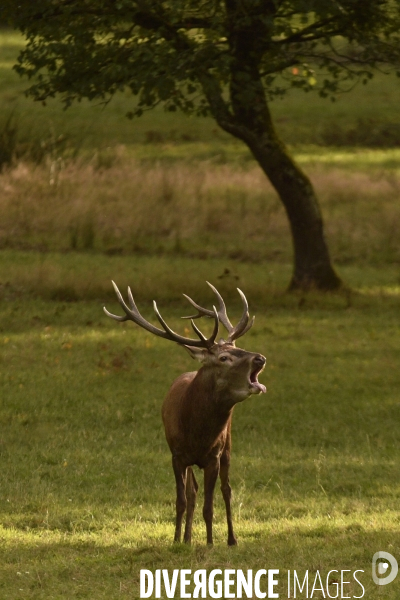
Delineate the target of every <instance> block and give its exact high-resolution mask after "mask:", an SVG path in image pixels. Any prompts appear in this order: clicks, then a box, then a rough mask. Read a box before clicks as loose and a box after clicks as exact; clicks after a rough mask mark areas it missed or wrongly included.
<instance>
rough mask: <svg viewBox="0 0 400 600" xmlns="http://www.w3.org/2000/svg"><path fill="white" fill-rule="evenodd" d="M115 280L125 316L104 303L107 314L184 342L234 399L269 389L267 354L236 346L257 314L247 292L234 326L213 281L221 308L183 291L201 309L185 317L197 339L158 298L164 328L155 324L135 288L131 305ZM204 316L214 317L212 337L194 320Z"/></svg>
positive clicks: (214, 290) (192, 303)
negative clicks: (263, 378)
mask: <svg viewBox="0 0 400 600" xmlns="http://www.w3.org/2000/svg"><path fill="white" fill-rule="evenodd" d="M112 284H113V286H114V289H115V293H116V294H117V298H118V301H119V303H120V305H121V306H122V308H123V310H124V312H125V316H118V315H114V314H112V313H110V312H109V311H108V310H107V309H106V308H105V307H104V312H105V313H106V315H107V316H109V317H111V318H112V319H115V320H116V321H128V320H130V321H133V322H134V323H136V324H137V325H139V326H140V327H142V328H143V329H146V330H147V331H149V332H150V333H152V334H153V335H156V336H158V337H162V338H165V339H167V340H170V341H173V342H176V343H177V344H179V345H180V346H183V347H184V348H185V349H186V350H187V351H188V352H189V354H190V356H191V357H192V358H194V359H195V360H198V361H200V362H201V363H202V364H203V367H204V368H205V369H206V370H212V371H213V373H214V376H215V377H216V380H217V384H218V387H219V388H221V390H222V388H226V391H227V392H228V391H229V392H231V394H233V396H232V400H233V399H234V398H235V399H236V402H239V401H240V400H242V399H243V400H244V398H246V397H248V396H249V395H250V394H260V393H263V392H265V391H266V389H265V386H264V385H262V384H261V383H260V382H259V381H258V375H259V374H260V372H261V371H262V369H263V368H264V365H265V359H264V357H261V355H259V354H254V353H252V352H247V351H245V350H241V349H240V348H236V345H235V341H236V340H237V339H238V338H239V337H241V336H243V335H244V334H245V333H247V332H248V331H249V329H250V328H251V327H252V326H253V323H254V318H255V317H253V318H252V319H250V317H249V309H248V303H247V300H246V296H245V295H244V294H243V292H242V291H241V290H240V289H239V288H238V292H239V295H240V297H241V299H242V303H243V312H242V316H241V318H240V320H239V322H238V324H237V325H236V326H233V325H232V323H231V322H230V320H229V318H228V315H227V311H226V306H225V302H224V300H223V298H222V296H221V294H220V293H219V292H218V290H217V289H216V288H215V287H214V286H213V285H211V283H208V282H207V284H208V285H209V286H210V288H211V289H212V291H213V292H214V294H215V295H216V297H217V300H218V309H217V308H216V307H215V306H213V308H212V310H209V309H207V308H204V307H202V306H200V305H199V304H197V303H196V302H195V301H194V300H192V299H191V298H190V297H189V296H187V295H186V294H183V295H184V297H185V298H186V299H187V300H188V301H189V302H190V304H191V305H192V306H193V307H194V308H195V309H196V311H197V313H196V314H194V315H190V316H187V317H182V318H183V319H190V322H191V325H192V328H193V330H194V332H195V333H196V335H197V336H198V338H199V339H198V340H196V339H192V338H187V337H183V336H181V335H180V334H178V333H176V332H174V331H173V330H172V329H171V328H170V327H169V326H168V325H167V323H166V322H165V321H164V319H163V318H162V316H161V314H160V312H159V310H158V308H157V304H156V302H155V301H154V302H153V307H154V312H155V314H156V316H157V318H158V320H159V322H160V324H161V326H162V329H159V328H158V327H155V326H154V325H152V323H150V322H149V321H147V320H146V319H144V317H143V316H142V315H141V314H140V312H139V310H138V308H137V306H136V304H135V301H134V299H133V296H132V292H131V289H130V288H129V287H128V301H129V306H128V305H127V304H126V303H125V301H124V299H123V297H122V294H121V293H120V291H119V289H118V287H117V286H116V284H115V283H114V281H113V282H112ZM201 317H208V318H212V319H214V329H213V332H212V334H211V336H210V337H209V338H206V337H205V335H203V333H202V332H201V331H200V329H199V328H198V327H197V326H196V324H195V323H194V319H199V318H201ZM219 323H221V324H222V325H223V326H224V327H225V329H226V330H227V333H228V335H227V337H226V339H220V340H219V341H218V342H216V337H217V335H218V330H219Z"/></svg>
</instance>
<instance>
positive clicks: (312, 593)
mask: <svg viewBox="0 0 400 600" xmlns="http://www.w3.org/2000/svg"><path fill="white" fill-rule="evenodd" d="M317 579H318V581H319V583H320V584H321V587H315V586H316V583H317ZM315 590H318V591H319V592H322V594H323V596H324V598H325V591H324V586H323V585H322V581H321V575H320V574H319V571H317V572H316V574H315V579H314V583H313V586H312V590H311V596H310V598H312V597H313V595H314V592H315Z"/></svg>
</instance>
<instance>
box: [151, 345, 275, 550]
mask: <svg viewBox="0 0 400 600" xmlns="http://www.w3.org/2000/svg"><path fill="white" fill-rule="evenodd" d="M186 348H187V349H188V351H189V352H190V353H191V355H192V356H193V357H194V358H198V359H199V360H201V361H202V362H203V363H204V365H203V366H202V367H201V368H200V369H199V371H197V372H191V373H184V374H183V375H180V376H179V377H178V378H177V379H176V380H175V381H174V383H173V384H172V386H171V389H170V390H169V392H168V395H167V397H166V398H165V401H164V403H163V407H162V418H163V423H164V428H165V435H166V438H167V442H168V445H169V447H170V450H171V453H172V466H173V469H174V474H175V479H176V492H177V498H176V528H175V538H174V539H175V541H176V542H179V541H180V539H181V529H182V520H183V515H184V513H185V511H186V527H185V533H184V541H185V542H186V543H190V541H191V530H192V520H193V512H194V508H195V504H196V494H197V489H198V486H197V482H196V479H195V477H194V473H193V470H192V468H191V467H192V466H193V465H197V466H198V467H200V468H201V469H203V470H204V507H203V516H204V520H205V522H206V528H207V543H208V544H212V543H213V535H212V517H213V495H214V487H215V483H216V480H217V478H218V475H219V476H220V479H221V491H222V495H223V498H224V501H225V507H226V516H227V523H228V544H229V545H236V544H237V540H236V537H235V534H234V532H233V526H232V516H231V487H230V484H229V465H230V455H231V420H232V412H233V408H234V406H235V404H236V403H237V402H241V401H242V400H244V399H245V398H247V397H248V396H250V394H252V393H259V391H258V390H254V389H252V388H251V386H249V383H250V380H249V377H250V373H251V372H252V371H255V370H256V371H258V372H259V371H260V370H261V369H262V368H263V367H264V364H265V358H264V357H263V356H262V355H260V354H256V353H253V352H246V351H244V350H240V349H238V348H235V346H234V345H233V344H226V343H225V344H218V345H217V346H215V347H213V348H212V349H209V350H201V351H200V350H198V349H194V348H189V347H186ZM221 357H224V358H225V361H224V362H222V361H221Z"/></svg>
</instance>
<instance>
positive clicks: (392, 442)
mask: <svg viewBox="0 0 400 600" xmlns="http://www.w3.org/2000/svg"><path fill="white" fill-rule="evenodd" d="M21 43H22V42H21V39H20V38H18V37H17V36H15V34H11V33H9V32H3V33H2V34H1V35H0V82H1V87H0V105H1V107H2V109H1V110H2V115H3V117H2V118H3V119H4V120H3V125H2V126H1V128H0V129H1V132H2V135H3V137H2V138H1V139H2V144H3V146H2V148H3V149H4V148H5V149H6V150H7V152H8V159H7V160H6V161H5V163H4V165H3V169H2V171H1V173H0V190H1V194H0V366H1V369H0V398H1V400H0V423H1V432H0V455H1V463H2V469H1V486H0V515H1V516H0V540H1V543H0V557H1V558H0V597H2V598H6V599H7V600H14V599H19V598H32V599H35V600H36V599H43V600H44V599H46V600H47V599H55V600H61V599H63V600H64V599H68V600H69V599H71V600H73V599H75V598H76V599H78V598H88V599H92V600H102V599H107V600H113V599H117V598H138V597H139V572H140V569H150V570H152V571H155V570H156V569H168V570H169V571H170V573H172V570H173V569H184V568H186V569H192V571H194V570H196V569H207V570H208V571H210V570H212V569H217V568H219V569H228V568H232V569H243V570H246V569H253V571H256V570H258V569H269V568H270V569H271V568H273V569H279V570H280V574H279V582H280V583H279V586H278V590H279V593H280V597H281V598H286V597H288V595H287V587H286V576H287V571H288V570H290V571H291V572H293V569H296V570H297V572H298V573H299V575H300V574H301V576H302V577H303V576H304V573H305V571H306V570H309V573H310V580H311V582H312V581H314V576H315V574H316V572H317V571H319V572H320V574H321V577H322V580H323V581H324V582H325V580H326V575H327V573H328V572H329V571H330V570H332V569H336V570H338V571H339V573H338V574H337V577H336V578H335V577H333V578H332V577H331V587H330V588H329V590H330V594H331V596H330V597H335V593H336V592H335V590H336V587H335V584H337V583H338V581H339V582H340V570H349V571H355V570H356V569H361V570H363V571H364V573H359V574H358V577H359V579H360V581H361V583H362V585H363V587H364V588H365V593H364V595H363V597H364V598H367V599H368V600H370V599H380V598H382V599H383V598H384V599H385V600H386V599H388V600H391V599H393V600H394V599H398V597H399V585H400V583H399V577H398V578H397V579H396V580H395V581H394V582H393V583H392V584H390V585H387V586H376V585H375V584H374V583H373V581H372V578H371V560H372V556H373V554H374V553H375V552H377V551H379V550H385V551H387V552H390V553H392V554H393V555H394V556H395V557H397V560H399V559H400V542H399V540H400V538H399V529H400V518H399V511H398V506H399V497H400V484H399V482H400V467H399V459H400V440H399V433H398V423H399V408H400V398H399V391H398V390H399V383H400V375H399V369H398V364H399V358H400V325H399V313H400V305H399V299H400V273H399V260H400V254H399V252H400V251H399V243H398V240H399V238H400V231H399V226H400V209H399V202H398V196H399V189H400V149H399V148H398V147H396V146H395V145H393V147H385V146H384V144H383V145H382V147H378V146H379V144H378V145H377V143H375V142H376V140H377V139H381V138H380V137H379V136H380V135H381V136H382V135H383V132H385V131H387V127H388V126H389V125H390V126H392V125H393V124H394V125H395V124H396V118H397V105H396V98H397V97H398V86H399V84H398V81H396V80H393V79H391V78H385V77H384V76H383V75H379V76H378V77H377V80H376V81H375V82H373V83H371V84H370V86H368V87H367V88H360V89H358V88H356V89H355V90H354V91H353V93H352V94H351V95H350V94H346V95H343V96H342V97H341V98H340V99H339V101H338V102H337V103H330V102H327V101H322V100H318V99H316V98H314V97H312V96H310V95H304V94H302V95H299V94H294V95H292V96H289V97H288V98H286V99H284V100H282V101H277V102H276V103H275V104H274V105H273V110H274V111H275V115H276V119H277V126H278V127H279V129H280V132H281V134H282V136H283V137H284V138H285V139H286V140H287V142H288V143H289V144H291V146H292V149H293V152H294V154H295V156H296V158H297V160H298V161H299V162H300V163H301V164H302V165H303V166H304V168H305V169H306V171H307V173H308V174H309V175H310V177H311V179H312V181H313V183H314V185H315V186H316V188H317V190H318V193H319V197H320V200H321V207H322V211H323V214H324V218H325V222H326V232H327V238H328V241H329V245H330V248H331V251H332V256H333V259H334V262H335V266H336V268H337V270H338V272H339V273H340V275H341V277H342V278H343V281H344V282H345V284H346V286H345V287H344V289H343V290H342V291H341V292H339V293H336V294H318V293H315V292H309V293H296V294H287V293H286V291H285V290H286V286H287V284H288V282H289V279H290V272H291V245H290V238H289V232H288V226H287V223H286V218H285V214H284V212H283V210H282V208H281V206H280V204H279V202H278V200H277V198H276V196H275V194H274V192H273V190H272V189H271V188H270V187H269V185H268V184H267V182H266V181H265V180H264V178H263V177H262V174H261V173H260V172H259V170H258V168H257V165H256V164H255V163H254V162H253V161H252V159H251V157H250V156H249V154H248V152H247V151H246V149H244V148H243V147H241V146H240V145H239V144H238V143H236V142H235V141H234V140H230V139H229V138H228V137H227V136H225V135H224V134H223V133H222V132H219V131H218V129H217V128H216V127H215V125H214V124H213V123H212V121H211V120H207V119H205V120H197V119H189V118H187V117H184V116H182V115H173V116H171V115H165V114H164V113H163V112H162V111H157V112H155V113H154V114H152V115H151V114H148V115H145V116H144V118H143V119H140V120H138V121H134V122H130V121H127V120H126V119H124V114H125V113H126V112H127V110H129V104H130V103H131V102H132V99H131V98H130V97H129V96H127V95H122V94H121V96H119V97H118V98H115V100H114V101H112V102H111V103H110V104H109V105H108V106H107V107H106V108H104V107H101V106H97V107H96V106H90V105H89V104H87V103H82V104H81V105H79V106H76V107H72V108H71V109H70V110H69V111H67V112H64V111H63V110H62V107H61V106H60V103H59V102H58V101H53V102H50V103H49V105H48V106H46V107H43V106H38V105H36V104H33V103H32V102H31V101H30V100H29V99H26V98H24V96H23V94H22V91H23V89H24V87H26V82H21V81H20V80H19V79H18V78H17V77H16V75H15V74H14V73H13V72H12V71H11V66H12V63H13V61H14V59H15V56H16V53H17V51H18V48H19V47H20V46H21ZM366 90H367V91H368V94H366ZM360 119H361V120H360ZM0 121H1V119H0ZM368 123H369V126H368ZM366 124H367V125H366ZM388 124H389V125H388ZM368 128H369V129H370V130H373V131H374V132H375V133H374V136H373V137H370V138H369V139H370V146H365V145H359V144H354V145H351V146H349V145H344V142H346V140H347V141H348V140H349V139H353V140H354V139H355V138H354V136H356V134H355V133H354V132H359V133H360V132H361V133H362V134H363V135H364V134H365V130H366V129H368ZM385 128H386V129H385ZM394 130H395V128H394V129H393V131H394ZM333 131H334V132H336V134H337V135H336V137H335V136H334V139H332V132H333ZM329 136H331V137H329ZM352 136H353V138H352ZM356 138H357V136H356ZM357 140H358V138H357V139H356V141H357ZM371 140H372V141H371ZM374 140H375V142H374ZM334 142H335V143H334ZM335 144H336V145H335ZM389 145H390V144H389ZM4 156H6V153H5V154H4ZM6 158H7V156H6ZM111 279H115V280H116V282H117V283H118V285H119V287H120V289H121V290H125V289H126V286H127V285H131V286H132V290H133V292H134V296H135V299H136V300H137V303H138V306H139V308H140V309H141V310H142V311H143V314H144V316H145V317H146V318H149V319H152V318H153V317H152V310H151V300H153V299H156V300H157V302H158V305H159V308H160V310H161V312H162V314H163V316H164V317H165V318H166V320H167V321H168V323H170V324H171V326H172V327H173V328H174V329H176V330H179V331H181V332H183V331H185V333H186V334H187V335H188V334H189V331H188V330H187V329H185V324H183V323H182V322H181V321H180V319H179V317H180V316H182V315H185V314H188V313H187V310H188V304H187V303H186V301H185V300H184V299H183V298H182V296H181V294H182V292H185V293H187V294H189V295H191V296H192V297H194V298H195V299H196V300H197V301H198V302H200V303H204V304H206V305H211V303H212V302H213V296H212V294H211V292H210V291H209V290H208V288H207V286H206V285H205V281H206V280H209V281H211V282H213V283H214V284H215V285H216V286H217V287H218V289H219V290H220V291H221V293H222V294H223V296H224V298H225V299H226V302H227V305H228V312H229V314H230V315H232V320H234V319H235V318H238V317H239V315H240V300H239V297H238V294H237V292H236V290H235V288H236V287H237V286H239V287H240V288H241V289H243V291H244V292H245V293H246V295H247V298H248V300H249V303H250V310H251V312H252V314H256V322H255V325H254V327H253V329H252V330H251V331H250V332H249V333H248V334H247V336H246V338H244V339H243V341H242V340H240V342H241V343H240V344H238V345H243V346H244V347H245V348H246V349H248V350H253V351H259V352H262V353H263V354H264V355H265V356H266V357H267V366H266V369H265V371H264V373H263V375H262V376H261V377H260V381H262V383H264V384H265V385H266V387H267V390H268V393H267V394H266V395H263V396H259V397H252V398H251V399H249V400H248V401H246V402H245V403H243V404H242V405H240V406H238V407H237V408H236V409H235V414H234V419H233V458H232V469H231V472H232V475H231V482H232V488H233V513H234V523H235V525H236V533H237V536H238V538H239V545H238V547H236V548H228V547H227V546H226V525H225V515H224V507H223V502H222V497H221V494H220V493H219V490H218V486H217V489H216V495H215V499H216V514H215V545H214V547H212V548H210V547H207V546H206V544H205V526H204V523H203V520H202V516H201V502H202V498H201V496H202V494H200V498H199V501H198V507H197V510H196V513H195V524H194V540H193V545H192V546H191V547H187V546H185V545H176V544H175V545H174V544H173V543H172V538H173V531H174V513H175V489H174V487H175V486H174V478H173V473H172V468H171V464H170V454H169V450H168V448H167V444H166V442H165V440H164V435H163V430H162V424H161V417H160V408H161V403H162V399H163V397H164V396H165V394H166V391H167V389H168V387H169V385H170V383H171V382H172V381H173V379H174V378H175V377H176V376H178V375H179V374H180V373H182V372H184V371H187V370H192V369H194V368H196V366H195V363H193V362H192V360H191V359H190V357H189V356H188V355H187V354H186V352H184V351H183V350H182V349H180V348H178V347H177V346H175V345H174V344H169V345H168V342H166V341H164V340H160V339H158V338H155V337H153V336H151V335H150V334H149V333H146V332H144V331H142V330H140V329H139V328H138V327H135V326H133V325H132V324H131V323H125V324H117V323H115V322H114V321H111V320H110V319H107V318H106V316H105V315H104V313H103V311H102V306H103V305H106V306H107V308H109V309H110V310H111V311H112V312H118V310H119V309H118V305H117V303H116V300H115V296H114V292H113V290H112V287H111V284H110V280H111ZM199 475H200V477H198V480H199V481H201V474H200V473H199ZM349 571H346V573H345V576H348V579H347V581H351V583H349V584H346V585H345V586H344V593H343V596H344V597H360V596H361V593H362V590H361V588H360V586H359V585H358V584H356V583H355V582H354V580H353V579H352V577H351V573H349ZM176 597H180V596H179V592H177V594H176ZM297 597H298V598H305V597H307V596H306V595H305V593H299V592H297ZM308 597H312V598H318V599H321V598H324V597H329V596H328V593H327V589H326V587H325V590H324V591H322V590H319V591H318V590H317V591H314V593H313V594H312V595H311V585H310V590H309V594H308Z"/></svg>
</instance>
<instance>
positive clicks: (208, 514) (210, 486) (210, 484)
mask: <svg viewBox="0 0 400 600" xmlns="http://www.w3.org/2000/svg"><path fill="white" fill-rule="evenodd" d="M218 473H219V459H217V458H216V459H215V460H213V462H211V463H210V464H208V465H207V467H206V468H205V469H204V507H203V517H204V520H205V522H206V529H207V544H210V545H211V546H212V544H213V533H212V522H213V514H214V488H215V483H216V481H217V478H218Z"/></svg>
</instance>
